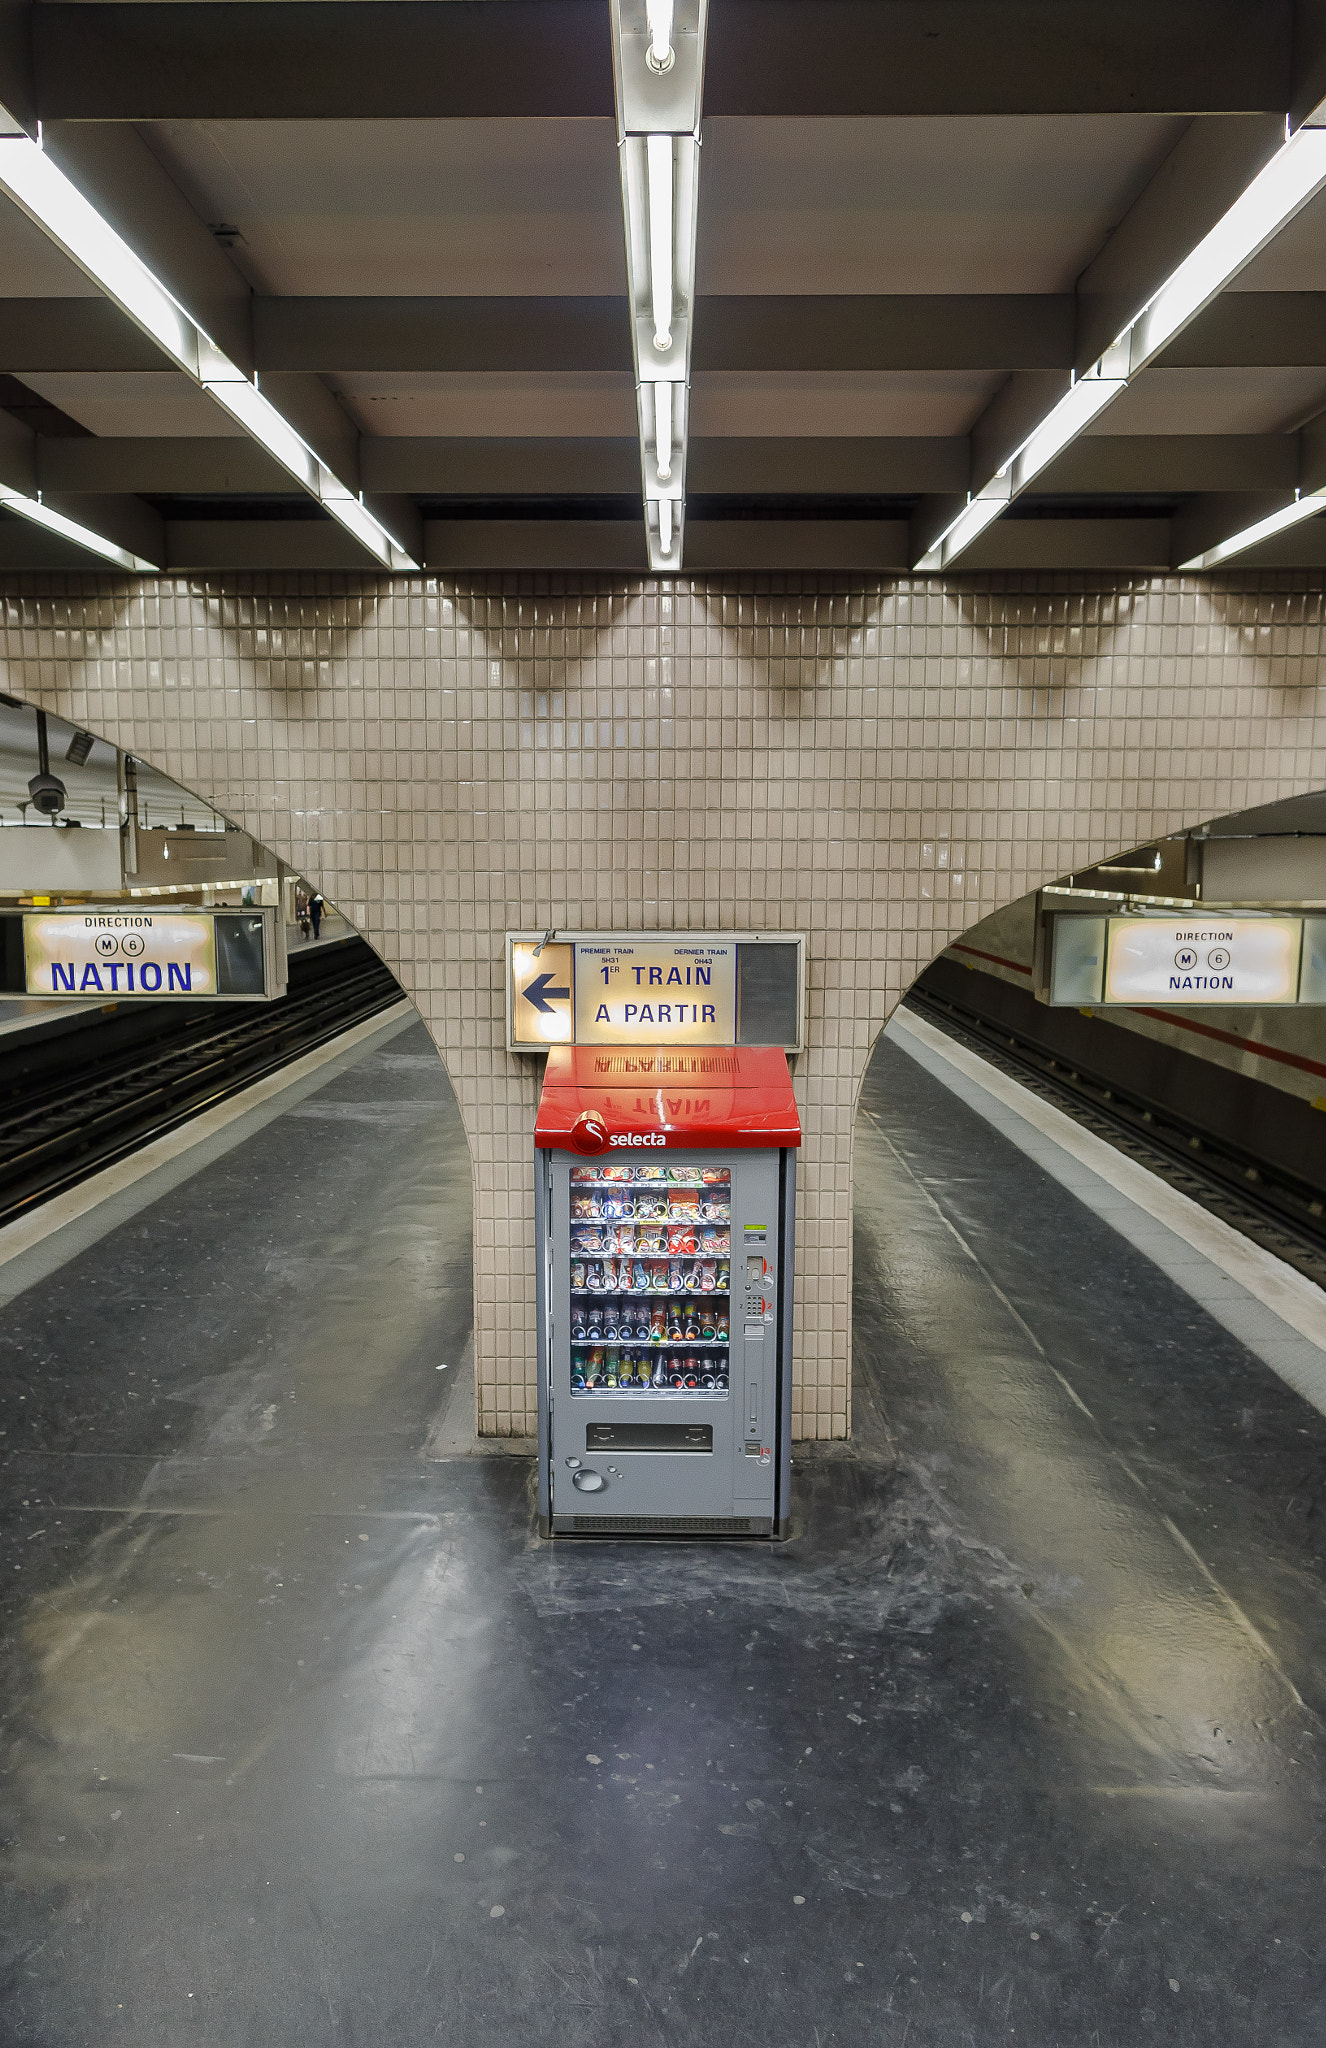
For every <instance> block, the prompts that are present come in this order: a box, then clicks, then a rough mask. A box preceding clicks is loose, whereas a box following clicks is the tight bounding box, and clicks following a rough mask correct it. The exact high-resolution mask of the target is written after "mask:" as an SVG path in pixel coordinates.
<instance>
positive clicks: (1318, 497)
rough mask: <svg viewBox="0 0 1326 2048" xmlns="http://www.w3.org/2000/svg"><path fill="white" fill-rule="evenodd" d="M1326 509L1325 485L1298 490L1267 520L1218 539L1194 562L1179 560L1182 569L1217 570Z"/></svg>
mask: <svg viewBox="0 0 1326 2048" xmlns="http://www.w3.org/2000/svg"><path fill="white" fill-rule="evenodd" d="M1322 512H1326V488H1323V489H1321V490H1318V491H1302V492H1300V491H1295V493H1294V497H1293V501H1292V502H1291V503H1290V504H1288V505H1282V506H1281V507H1280V509H1279V511H1278V512H1268V513H1267V515H1266V517H1265V518H1264V519H1256V520H1254V521H1253V523H1252V525H1251V526H1245V527H1243V528H1242V529H1241V530H1240V531H1239V532H1238V533H1231V534H1230V536H1229V538H1228V540H1222V541H1217V542H1216V545H1215V546H1214V547H1210V548H1206V549H1205V550H1204V551H1203V552H1202V553H1201V554H1200V555H1194V556H1193V557H1192V559H1191V561H1187V562H1180V564H1179V567H1180V569H1218V568H1219V567H1220V564H1221V563H1222V562H1229V561H1232V560H1233V558H1234V557H1235V555H1246V553H1247V552H1248V549H1249V548H1255V547H1256V546H1257V544H1258V542H1259V541H1263V540H1272V539H1274V537H1275V535H1276V534H1277V533H1284V532H1285V530H1286V529H1287V528H1288V527H1291V526H1298V525H1300V524H1301V523H1302V521H1303V520H1305V519H1316V518H1317V517H1318V515H1319V514H1320V513H1322Z"/></svg>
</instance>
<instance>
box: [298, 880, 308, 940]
mask: <svg viewBox="0 0 1326 2048" xmlns="http://www.w3.org/2000/svg"><path fill="white" fill-rule="evenodd" d="M295 923H296V924H297V925H298V926H299V935H300V937H301V938H302V939H306V938H307V937H308V933H309V914H308V890H307V889H296V891H295Z"/></svg>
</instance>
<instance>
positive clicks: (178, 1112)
mask: <svg viewBox="0 0 1326 2048" xmlns="http://www.w3.org/2000/svg"><path fill="white" fill-rule="evenodd" d="M337 950H338V952H339V950H340V949H339V948H338V949H337ZM329 952H330V949H329ZM316 957H317V956H316V955H315V956H312V957H311V958H310V960H309V963H308V964H309V966H310V967H311V966H312V965H313V960H314V959H316ZM318 967H319V968H320V969H322V971H321V972H319V973H317V975H316V978H315V980H314V983H313V986H312V987H308V988H300V989H296V990H292V991H291V992H290V993H289V994H287V995H286V996H284V997H283V998H281V999H280V1000H279V1001H278V1002H276V1003H273V1004H270V1005H268V1004H264V1005H262V1006H259V1005H257V1004H254V1005H252V1006H245V1007H244V1008H243V1009H242V1010H238V1011H236V1012H231V1013H230V1014H229V1015H228V1016H227V1017H226V1021H225V1022H224V1023H219V1022H218V1019H217V1013H216V1008H215V1007H214V1006H212V1005H208V1006H207V1008H206V1012H205V1014H204V1015H201V1016H199V1015H197V1014H196V1013H192V1012H186V1011H185V1009H184V1006H183V1005H177V1006H172V1007H171V1008H170V1010H169V1011H167V1012H165V1013H164V1014H163V1016H162V1026H163V1030H164V1031H165V1032H166V1033H167V1035H168V1037H169V1043H168V1044H167V1045H166V1047H165V1048H164V1049H162V1048H161V1047H160V1046H159V1045H158V1046H157V1047H151V1046H149V1047H148V1048H147V1049H145V1048H144V1047H143V1045H142V1044H141V1043H138V1044H135V1045H133V1046H130V1047H120V1048H118V1049H116V1048H114V1047H112V1048H109V1049H107V1050H104V1051H101V1052H98V1050H97V1048H96V1045H95V1039H96V1037H97V1035H98V1034H97V1032H96V1031H95V1029H94V1030H93V1031H92V1032H91V1033H79V1034H78V1035H77V1036H76V1037H73V1038H71V1039H70V1040H69V1041H68V1044H69V1050H70V1052H71V1053H72V1054H73V1055H74V1059H75V1060H76V1061H77V1064H73V1063H72V1062H71V1063H70V1064H69V1065H67V1066H66V1067H64V1068H63V1070H62V1071H60V1072H59V1074H58V1075H56V1076H54V1077H53V1078H52V1079H51V1080H49V1081H48V1082H47V1083H45V1084H44V1085H41V1086H39V1087H37V1088H35V1089H26V1088H17V1087H14V1086H11V1087H10V1088H8V1089H6V1087H5V1079H4V1068H5V1064H6V1062H5V1060H4V1058H3V1057H0V1226H3V1225H4V1224H5V1223H9V1222H13V1221H14V1220H15V1219H16V1218H17V1217H19V1216H23V1215H26V1214H27V1213H28V1212H29V1211H30V1210H31V1209H33V1208H34V1207H36V1206H37V1205H38V1204H39V1203H41V1202H44V1201H49V1200H50V1198H51V1197H52V1196H54V1195H57V1194H61V1193H63V1192H64V1191H65V1190H66V1189H67V1188H70V1187H74V1186H76V1185H77V1184H78V1183H79V1182H80V1181H82V1180H86V1179H87V1178H88V1176H89V1175H90V1174H93V1173H97V1172H100V1171H101V1169H102V1168H103V1167H106V1166H110V1165H113V1164H114V1163H115V1162H116V1161H117V1160H119V1159H123V1158H125V1157H127V1156H128V1154H130V1153H131V1152H134V1151H137V1150H138V1149H139V1148H140V1147H141V1146H143V1145H146V1144H148V1143H150V1142H151V1140H152V1139H153V1138H157V1137H161V1136H164V1135H165V1133H166V1132H168V1131H171V1130H174V1129H176V1128H177V1127H178V1126H179V1125H180V1124H182V1123H185V1122H187V1121H188V1119H189V1118H190V1117H194V1116H198V1115H200V1114H201V1113H202V1112H203V1111H204V1110H206V1109H210V1108H212V1107H214V1106H215V1105H216V1104H217V1103H219V1102H223V1101H225V1100H226V1099H227V1098H228V1097H229V1096H232V1095H235V1094H237V1093H238V1092H239V1091H240V1090H241V1089H243V1088H247V1087H250V1086H252V1084H253V1083H254V1082H255V1081H259V1080H262V1079H264V1078H265V1077H266V1076H267V1075H268V1074H271V1073H274V1072H276V1071H278V1070H279V1069H280V1068H281V1067H283V1066H287V1065H289V1063H290V1062H291V1061H292V1060H295V1059H298V1058H300V1057H301V1056H302V1055H303V1054H304V1053H306V1052H311V1051H313V1050H314V1049H315V1048H316V1047H317V1046H319V1045H324V1044H326V1043H327V1041H328V1040H329V1039H332V1038H335V1037H337V1036H339V1034H340V1033H341V1032H343V1031H346V1030H349V1029H350V1028H351V1027H352V1026H353V1025H354V1024H356V1023H360V1022H362V1021H363V1020H364V1019H365V1018H366V1017H371V1016H373V1015H374V1014H376V1013H377V1012H378V1011H380V1010H384V1009H387V1008H389V1007H390V1006H391V1005H392V1004H393V1003H396V1002H399V1001H400V1000H401V994H402V991H401V988H400V985H399V983H398V982H397V981H396V980H395V978H394V977H393V976H392V974H391V973H390V972H389V970H388V969H387V968H386V967H384V966H383V965H382V963H381V962H380V961H379V960H377V959H376V958H370V959H367V960H365V959H364V957H363V953H362V952H361V951H360V949H359V948H358V947H356V948H355V951H354V956H353V957H352V959H351V960H349V961H346V962H342V961H334V960H331V959H329V960H328V961H327V964H326V966H325V968H324V967H323V963H322V962H321V961H320V960H319V961H318ZM89 1036H91V1037H92V1038H93V1041H94V1043H93V1045H92V1047H91V1048H89V1051H90V1055H91V1056H90V1057H81V1055H83V1052H84V1047H85V1045H86V1041H87V1038H88V1037H89ZM11 1064H12V1057H11ZM6 1095H8V1100H5V1099H4V1098H5V1096H6Z"/></svg>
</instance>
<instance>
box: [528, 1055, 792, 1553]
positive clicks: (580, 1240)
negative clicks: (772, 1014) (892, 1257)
mask: <svg viewBox="0 0 1326 2048" xmlns="http://www.w3.org/2000/svg"><path fill="white" fill-rule="evenodd" d="M535 1137H536V1144H537V1147H538V1170H537V1175H536V1208H537V1217H538V1237H539V1265H538V1276H539V1404H540V1410H539V1412H540V1450H541V1456H540V1520H541V1526H542V1527H543V1529H544V1532H545V1533H546V1534H548V1535H565V1534H571V1535H580V1536H583V1535H598V1536H608V1535H611V1536H631V1535H667V1534H711V1535H741V1536H752V1535H756V1536H771V1535H775V1534H778V1533H785V1531H786V1526H787V1519H788V1509H787V1489H788V1482H789V1478H790V1463H791V1458H790V1413H789V1407H790V1404H789V1398H788V1396H789V1389H790V1378H791V1344H790V1338H791V1303H792V1268H793V1258H792V1253H793V1241H794V1232H793V1224H794V1210H795V1157H796V1153H795V1148H796V1146H797V1145H799V1143H800V1137H801V1132H800V1124H799V1121H798V1119H797V1113H796V1104H795V1101H794V1099H793V1095H792V1087H791V1080H790V1077H789V1074H788V1070H787V1060H786V1057H785V1055H784V1054H783V1053H782V1052H781V1051H767V1050H753V1051H752V1050H748V1049H746V1048H739V1049H729V1048H721V1049H717V1050H697V1051H695V1052H687V1051H678V1050H676V1049H675V1048H666V1049H664V1048H660V1049H658V1050H657V1051H653V1052H642V1051H634V1050H633V1051H632V1052H631V1053H629V1054H626V1053H618V1052H610V1051H607V1050H598V1049H592V1048H586V1047H581V1048H572V1047H564V1048H557V1049H556V1050H554V1051H553V1052H552V1053H551V1054H550V1055H549V1060H548V1069H547V1073H546V1075H545V1080H544V1088H543V1096H542V1100H541V1102H540V1105H539V1115H538V1121H537V1123H536V1127H535ZM618 1459H620V1460H621V1463H620V1464H619V1463H617V1462H616V1461H617V1460H618Z"/></svg>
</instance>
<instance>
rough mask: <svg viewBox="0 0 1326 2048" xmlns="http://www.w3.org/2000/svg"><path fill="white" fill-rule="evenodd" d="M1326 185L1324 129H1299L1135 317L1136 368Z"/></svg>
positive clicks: (1325, 135) (1184, 323)
mask: <svg viewBox="0 0 1326 2048" xmlns="http://www.w3.org/2000/svg"><path fill="white" fill-rule="evenodd" d="M1323 184H1326V129H1322V128H1300V129H1299V130H1298V133H1297V134H1296V135H1294V136H1292V137H1291V138H1290V140H1289V141H1288V142H1286V143H1285V145H1284V147H1283V149H1280V150H1278V151H1277V152H1276V154H1275V155H1274V156H1273V157H1272V158H1271V161H1270V163H1269V164H1267V165H1266V166H1265V168H1264V169H1263V170H1260V171H1259V172H1258V173H1257V176H1256V177H1255V178H1254V179H1253V180H1252V183H1251V184H1250V185H1249V186H1248V187H1247V189H1246V190H1245V191H1243V192H1241V193H1240V194H1239V196H1238V198H1237V199H1236V200H1235V201H1234V204H1233V205H1232V206H1231V207H1230V208H1229V210H1228V212H1226V213H1224V214H1222V215H1221V217H1220V219H1219V220H1218V221H1217V222H1216V224H1215V226H1214V227H1213V228H1212V229H1211V231H1210V233H1209V234H1206V235H1203V237H1202V239H1201V241H1200V242H1199V243H1198V244H1197V247H1196V248H1195V249H1194V250H1193V251H1192V252H1191V254H1190V255H1188V256H1185V257H1184V259H1183V261H1182V263H1180V265H1179V266H1178V269H1177V270H1175V271H1173V272H1172V273H1171V275H1170V276H1169V277H1168V278H1166V280H1165V282H1164V284H1163V285H1162V286H1161V287H1160V290H1159V291H1158V292H1157V293H1156V295H1155V297H1154V298H1153V299H1151V300H1150V301H1149V303H1148V304H1147V305H1146V306H1145V307H1144V308H1143V310H1142V312H1141V313H1140V314H1139V315H1138V316H1137V318H1136V320H1134V321H1133V323H1132V327H1133V330H1134V332H1135V338H1136V342H1137V343H1138V344H1139V346H1138V348H1137V350H1136V351H1135V360H1134V362H1133V365H1132V367H1133V369H1134V370H1136V369H1140V367H1141V365H1142V363H1143V362H1145V361H1147V360H1149V358H1150V357H1151V356H1153V355H1155V353H1156V352H1157V350H1158V349H1161V348H1163V347H1164V346H1165V343H1166V342H1167V341H1172V340H1173V339H1174V336H1175V335H1176V334H1177V333H1178V332H1179V330H1180V329H1181V328H1183V327H1186V326H1187V324H1188V322H1189V321H1190V320H1191V319H1192V318H1193V316H1194V315H1195V314H1197V313H1199V312H1200V311H1201V309H1202V307H1203V306H1204V305H1205V304H1206V303H1207V300H1208V299H1213V298H1214V297H1215V295H1216V293H1217V292H1219V291H1221V290H1223V288H1224V286H1225V285H1227V284H1228V283H1229V282H1230V280H1231V278H1233V277H1236V276H1237V275H1238V273H1239V271H1240V270H1242V269H1243V267H1244V265H1245V264H1247V263H1249V262H1251V260H1252V258H1253V257H1254V256H1255V255H1256V254H1257V252H1258V250H1259V249H1262V248H1264V247H1265V245H1266V244H1267V242H1269V241H1270V240H1271V238H1272V236H1273V235H1275V234H1276V233H1278V231H1279V230H1280V229H1281V228H1282V227H1284V225H1285V223H1286V222H1287V221H1290V220H1292V219H1293V217H1294V215H1295V214H1296V213H1298V212H1300V211H1301V209H1302V208H1303V207H1304V206H1306V205H1307V202H1308V200H1309V199H1311V198H1312V196H1313V194H1314V193H1315V192H1317V191H1318V190H1319V189H1320V188H1321V186H1322V185H1323Z"/></svg>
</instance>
